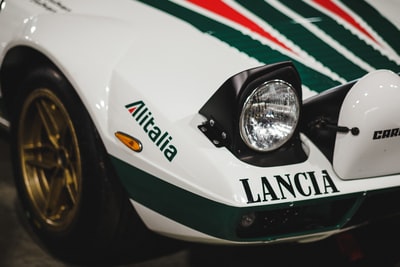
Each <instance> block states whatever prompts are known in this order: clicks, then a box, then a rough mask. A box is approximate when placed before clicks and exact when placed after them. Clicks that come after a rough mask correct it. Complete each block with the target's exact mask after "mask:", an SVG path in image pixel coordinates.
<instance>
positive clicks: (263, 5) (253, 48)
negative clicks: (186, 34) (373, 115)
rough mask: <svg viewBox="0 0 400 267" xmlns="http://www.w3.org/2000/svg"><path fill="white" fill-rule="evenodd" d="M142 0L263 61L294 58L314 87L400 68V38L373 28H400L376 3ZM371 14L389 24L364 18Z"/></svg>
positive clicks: (304, 81)
mask: <svg viewBox="0 0 400 267" xmlns="http://www.w3.org/2000/svg"><path fill="white" fill-rule="evenodd" d="M140 1H141V2H144V3H147V4H149V5H151V6H153V7H156V8H158V9H161V10H163V11H165V12H167V13H170V14H172V15H174V16H176V17H178V18H180V19H182V20H184V21H186V22H188V23H190V24H192V25H193V26H195V27H196V28H198V29H199V30H200V31H203V32H204V33H207V34H210V35H213V36H214V37H216V38H218V39H220V40H221V41H224V42H226V43H228V44H229V45H231V46H233V47H235V48H237V49H239V50H240V51H242V52H244V53H246V54H248V55H249V56H251V57H253V58H256V59H257V60H259V61H260V62H263V63H266V64H269V63H275V62H278V61H284V60H292V61H294V63H295V65H296V67H297V68H298V70H299V72H300V75H301V77H302V80H303V83H304V84H305V85H306V86H307V87H309V88H310V89H312V90H314V91H319V92H320V91H323V90H325V89H328V88H330V87H333V86H335V85H337V84H339V83H344V82H346V81H349V80H353V79H357V78H359V77H360V76H362V75H364V74H365V73H366V72H369V71H372V70H374V69H379V68H386V69H391V70H393V71H397V72H398V71H399V70H400V68H399V66H398V64H397V63H398V62H397V60H398V58H399V57H398V55H397V54H396V52H394V51H395V50H394V49H398V47H396V46H393V42H394V38H393V37H391V38H388V40H389V41H388V43H390V45H389V44H387V43H385V42H384V41H383V39H386V38H387V37H388V36H387V35H382V36H380V35H378V34H377V33H376V32H375V31H374V30H372V29H373V28H376V27H377V28H376V29H382V26H380V25H387V26H388V27H387V28H388V29H389V31H392V33H391V34H390V36H398V33H399V31H398V30H397V29H395V27H394V26H393V25H392V24H391V23H390V22H389V21H387V20H386V19H385V18H383V17H382V16H381V15H379V13H377V12H376V11H375V10H373V8H372V7H368V6H367V8H364V9H362V10H361V11H359V10H358V9H356V8H357V7H358V6H357V4H356V3H354V4H353V3H352V5H353V6H350V5H348V3H347V2H346V5H348V6H349V7H347V6H346V7H345V6H344V4H343V3H342V2H339V1H332V0H329V1H318V0H308V1H306V2H303V1H291V0H281V1H277V0H252V1H245V0H238V1H221V0H217V1H199V0H187V1H184V0H172V2H171V1H156V0H140ZM363 4H365V3H363ZM294 5H295V6H294ZM354 9H355V10H357V18H358V20H360V18H361V21H362V22H363V23H360V22H358V20H356V19H354V18H352V16H353V17H354V16H355V14H356V13H355V12H353V11H351V10H354ZM294 10H296V12H298V13H295V12H294ZM371 14H373V15H374V16H375V18H376V17H378V18H379V21H383V22H384V24H382V23H381V24H380V25H377V24H376V23H372V21H371V19H368V18H364V17H365V16H367V17H368V16H369V15H371ZM267 21H268V23H267ZM338 21H339V22H338ZM344 24H346V25H345V26H344ZM378 26H379V27H378ZM349 28H351V29H350V30H349ZM383 29H385V30H386V28H383ZM283 33H285V35H283ZM328 33H329V34H328ZM380 34H381V33H380ZM360 36H361V37H360ZM362 36H364V37H362ZM397 46H398V45H397ZM387 51H389V52H387Z"/></svg>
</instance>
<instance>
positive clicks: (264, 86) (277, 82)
mask: <svg viewBox="0 0 400 267" xmlns="http://www.w3.org/2000/svg"><path fill="white" fill-rule="evenodd" d="M280 86H282V87H284V88H286V89H287V90H286V94H290V95H291V97H292V100H294V102H293V103H292V104H294V107H295V108H294V109H295V110H294V113H293V115H294V118H295V119H294V123H292V124H291V125H290V129H289V132H287V133H286V134H283V136H282V137H281V138H280V139H279V140H276V141H274V142H273V143H272V144H270V145H268V144H264V145H261V146H260V145H257V143H255V142H254V140H251V138H250V133H249V132H248V131H247V130H246V129H247V127H246V125H245V124H246V119H245V118H244V117H245V113H246V111H247V110H248V109H249V108H250V107H249V106H251V105H253V104H254V103H256V102H253V101H252V99H254V98H255V96H256V95H257V94H258V93H259V92H260V91H262V90H264V91H267V94H268V90H269V89H270V88H271V87H280ZM278 89H279V88H278ZM273 90H276V88H273ZM278 94H281V95H284V94H285V93H282V92H280V93H278ZM258 103H262V102H258ZM264 104H265V102H264ZM289 106H290V105H289ZM300 108H301V102H300V99H299V96H298V93H297V91H296V89H295V87H294V86H293V85H292V84H291V83H289V82H287V81H285V80H282V79H273V80H268V81H265V82H262V83H260V84H259V85H258V86H256V87H255V88H254V89H253V90H252V91H251V93H249V94H248V95H247V97H245V100H244V101H243V102H242V105H241V112H240V116H239V133H240V137H241V139H242V141H243V142H244V144H245V145H246V146H247V147H248V148H250V149H251V150H253V151H257V152H262V153H263V152H271V151H275V150H277V149H279V148H281V147H282V146H284V145H285V144H286V143H288V142H289V141H290V140H291V139H292V137H293V135H294V134H295V133H296V129H297V126H298V124H299V119H300ZM260 114H261V112H260ZM263 114H264V113H263ZM271 128H272V127H271Z"/></svg>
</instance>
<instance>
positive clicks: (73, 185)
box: [64, 168, 78, 205]
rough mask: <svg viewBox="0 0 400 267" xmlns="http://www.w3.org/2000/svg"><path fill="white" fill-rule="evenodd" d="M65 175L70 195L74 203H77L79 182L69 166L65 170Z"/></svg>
mask: <svg viewBox="0 0 400 267" xmlns="http://www.w3.org/2000/svg"><path fill="white" fill-rule="evenodd" d="M64 176H65V178H66V183H65V186H66V189H67V192H68V197H69V199H70V200H71V202H72V205H75V204H76V203H77V199H76V197H77V195H78V194H77V189H78V184H77V182H76V180H75V179H74V177H73V176H72V174H71V171H70V170H69V169H68V168H66V169H65V170H64Z"/></svg>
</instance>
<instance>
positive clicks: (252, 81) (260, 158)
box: [199, 61, 307, 167]
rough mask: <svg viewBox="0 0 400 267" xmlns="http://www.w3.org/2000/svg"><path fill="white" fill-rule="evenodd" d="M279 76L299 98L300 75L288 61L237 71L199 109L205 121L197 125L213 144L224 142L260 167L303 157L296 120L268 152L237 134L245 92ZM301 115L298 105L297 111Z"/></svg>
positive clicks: (284, 163)
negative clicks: (285, 137)
mask: <svg viewBox="0 0 400 267" xmlns="http://www.w3.org/2000/svg"><path fill="white" fill-rule="evenodd" d="M272 80H282V81H285V82H286V83H289V84H291V85H292V86H293V88H294V89H295V92H296V94H297V97H298V99H299V102H300V103H301V99H302V90H301V80H300V76H299V74H298V72H297V70H296V68H295V66H294V65H293V63H292V62H289V61H288V62H281V63H276V64H271V65H265V66H261V67H258V68H253V69H249V70H246V71H243V72H240V73H238V74H236V75H234V76H232V77H231V78H229V79H228V80H226V81H225V83H223V84H222V86H221V87H220V88H219V89H218V90H217V91H216V92H215V93H214V95H213V96H212V97H211V98H210V99H209V100H208V101H207V102H206V104H205V105H204V106H203V107H202V108H201V109H200V111H199V113H200V114H202V115H203V116H205V117H206V118H207V121H206V122H205V123H204V124H202V125H199V129H200V130H201V131H202V132H203V133H204V134H205V135H206V136H207V137H208V138H209V139H210V140H211V141H212V142H213V143H214V144H215V145H216V146H217V147H221V146H225V147H226V148H228V149H229V150H230V151H231V152H232V153H233V154H234V155H235V156H236V157H237V158H239V159H240V160H242V161H244V162H246V163H249V164H252V165H256V166H261V167H271V166H278V165H288V164H294V163H299V162H303V161H305V160H306V158H307V155H306V154H305V152H304V150H303V148H302V145H301V140H300V133H299V128H300V127H299V123H297V126H296V129H295V130H294V133H293V135H292V137H291V138H290V139H289V140H288V141H287V142H286V143H285V144H283V145H282V146H281V147H279V148H277V149H276V150H273V151H269V152H260V151H255V150H253V149H251V148H249V147H248V145H246V144H245V142H244V141H243V140H242V138H241V136H240V129H239V120H240V115H241V111H242V109H243V105H244V103H245V101H246V99H247V98H248V96H249V95H250V94H251V93H252V92H253V91H254V90H255V89H256V88H257V87H258V86H259V85H261V84H263V83H265V82H268V81H272ZM299 116H300V117H299V118H301V105H300V115H299Z"/></svg>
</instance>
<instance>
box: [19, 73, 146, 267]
mask: <svg viewBox="0 0 400 267" xmlns="http://www.w3.org/2000/svg"><path fill="white" fill-rule="evenodd" d="M15 99H16V101H15V105H14V108H13V112H12V113H13V114H12V118H11V133H12V134H11V136H12V137H11V149H12V157H13V166H14V176H15V183H16V187H17V191H18V194H19V197H20V199H21V203H22V208H23V210H24V214H25V215H26V216H27V219H28V221H29V224H30V225H31V227H32V229H33V231H34V233H35V234H36V235H37V236H38V237H39V238H40V240H41V241H42V242H43V244H44V245H45V246H46V248H47V249H48V250H49V251H50V252H51V253H52V254H54V255H55V256H57V257H59V258H61V259H63V260H66V261H69V262H74V263H85V264H89V263H98V262H102V263H104V262H108V261H115V260H116V259H122V257H121V256H122V254H125V255H124V257H125V256H127V254H130V253H133V252H134V251H135V249H136V248H135V245H134V244H135V243H134V242H133V241H135V242H137V243H136V244H137V245H138V246H140V243H139V241H140V240H143V238H145V237H144V236H143V234H144V233H146V232H147V231H146V229H145V228H144V226H143V224H142V223H141V221H140V219H139V218H138V216H137V215H136V213H135V212H134V210H133V208H132V207H131V205H130V203H129V200H128V198H127V195H126V193H125V192H124V190H123V188H122V187H121V185H120V184H119V182H118V180H117V179H116V178H115V177H114V172H113V168H112V166H111V165H110V162H109V161H108V158H107V155H106V152H105V149H104V146H103V144H102V142H101V140H100V138H99V135H98V133H97V131H96V128H95V127H94V124H93V122H92V121H91V118H90V117H89V114H88V112H87V111H86V109H85V108H84V105H83V104H82V102H81V101H80V99H79V97H78V96H77V94H76V92H75V91H74V90H73V88H72V86H71V85H70V83H69V82H68V81H67V80H66V78H65V77H64V76H63V75H62V74H61V73H60V72H59V71H58V70H57V69H55V68H53V67H46V66H45V67H41V68H37V69H35V70H34V71H31V72H30V73H29V75H28V76H27V77H26V78H25V79H24V80H23V82H22V83H21V87H20V88H18V95H17V97H16V98H15ZM132 238H134V239H135V240H131V239H132ZM128 244H129V245H128Z"/></svg>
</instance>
